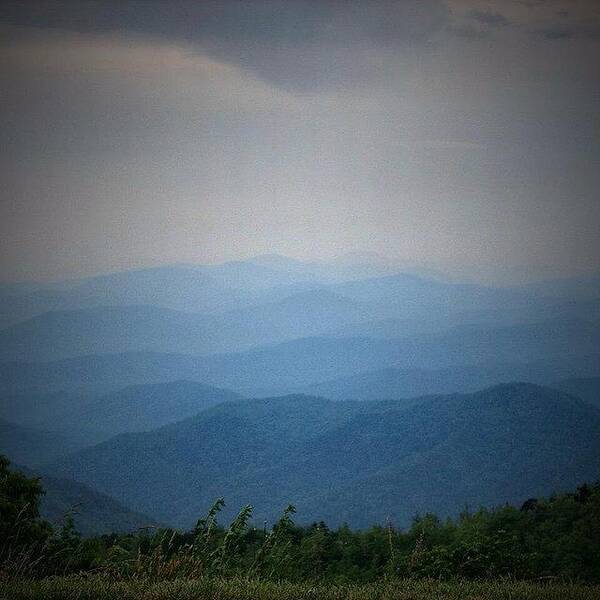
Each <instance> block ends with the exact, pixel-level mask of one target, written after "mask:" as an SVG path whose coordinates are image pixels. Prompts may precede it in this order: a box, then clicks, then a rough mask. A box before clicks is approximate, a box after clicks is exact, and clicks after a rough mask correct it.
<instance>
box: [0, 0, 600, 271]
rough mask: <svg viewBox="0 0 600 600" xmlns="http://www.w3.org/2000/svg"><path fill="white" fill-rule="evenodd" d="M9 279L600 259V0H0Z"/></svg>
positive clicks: (542, 264) (555, 267)
mask: <svg viewBox="0 0 600 600" xmlns="http://www.w3.org/2000/svg"><path fill="white" fill-rule="evenodd" d="M0 21H1V27H0V40H1V41H0V128H1V134H2V139H3V142H2V150H1V157H0V167H1V168H2V172H3V185H2V186H1V187H2V189H1V191H0V203H1V208H0V279H3V280H22V279H48V278H64V277H72V276H80V275H86V274H92V273H97V272H109V271H115V270H122V269H130V268H137V267H144V266H152V265H161V264H172V263H206V262H217V261H223V260H231V259H238V258H245V257H249V256H253V255H257V254H261V253H273V252H276V253H281V254H284V255H288V256H292V257H295V258H299V259H304V260H307V259H308V260H313V259H321V258H330V257H333V256H337V255H341V254H344V253H346V252H356V251H359V252H366V251H369V252H378V253H381V254H384V255H386V256H389V257H391V258H392V259H393V260H395V261H398V263H402V264H405V263H410V264H418V265H425V266H429V267H434V268H437V269H442V270H444V271H446V272H449V273H452V274H455V275H456V276H458V277H462V278H465V279H469V278H470V279H473V278H474V279H477V278H479V279H482V280H483V279H485V280H487V281H494V282H508V281H516V280H528V279H540V278H543V277H552V276H565V275H567V276H569V275H579V274H585V273H590V272H592V271H595V270H596V269H597V265H598V261H599V258H600V256H599V255H600V247H599V243H598V230H599V229H600V203H599V202H598V195H597V190H598V189H599V187H600V185H599V184H600V170H599V169H598V156H600V154H599V150H600V127H599V125H600V118H599V111H598V100H599V92H600V85H599V84H600V70H599V64H600V63H599V62H598V61H597V60H596V58H595V57H596V55H597V54H598V50H599V47H600V10H599V6H598V4H597V3H596V2H592V1H590V2H581V1H573V2H564V1H552V0H548V1H534V0H532V1H531V2H521V1H509V0H503V1H498V0H497V1H494V0H490V1H484V0H448V1H447V2H442V1H437V0H426V1H420V2H412V1H406V2H391V1H383V2H367V3H363V2H361V3H359V2H349V3H347V2H344V3H342V2H319V3H313V2H304V1H286V2H276V1H267V2H253V3H237V2H227V1H222V2H218V3H196V2H172V3H162V2H115V3H93V2H14V3H12V2H3V3H2V6H1V7H0Z"/></svg>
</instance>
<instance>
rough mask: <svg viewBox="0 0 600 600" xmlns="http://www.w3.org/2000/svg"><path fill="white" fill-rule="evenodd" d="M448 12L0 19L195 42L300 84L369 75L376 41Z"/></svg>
mask: <svg viewBox="0 0 600 600" xmlns="http://www.w3.org/2000/svg"><path fill="white" fill-rule="evenodd" d="M449 17H450V13H449V10H448V8H447V6H446V5H445V4H444V2H443V1H442V0H402V1H398V0H373V1H370V2H361V1H359V0H350V1H342V0H335V1H322V2H314V1H311V0H259V1H254V2H239V1H236V0H222V1H219V2H195V1H190V0H183V1H179V2H161V1H153V0H150V1H148V2H138V1H133V2H120V1H116V2H112V1H105V2H90V1H87V0H83V1H68V0H60V1H48V2H44V1H35V2H30V3H22V2H5V3H3V4H2V7H1V8H0V21H2V22H4V23H7V24H11V25H17V26H21V27H29V28H31V27H34V28H46V29H48V28H49V29H62V30H67V31H75V32H80V33H106V32H121V33H133V34H138V35H145V36H158V37H162V38H165V39H169V40H175V41H177V40H179V41H184V42H188V43H193V44H194V45H196V46H197V47H198V48H199V49H200V50H201V51H203V52H206V53H208V54H209V55H211V56H213V57H215V58H218V59H220V60H226V61H229V62H232V63H234V64H238V65H240V66H242V67H243V68H246V69H248V70H251V71H253V72H255V73H256V74H257V75H259V76H260V77H262V78H264V79H265V80H268V81H272V82H274V83H275V84H277V85H280V86H283V87H287V88H290V89H303V90H310V89H312V88H315V87H322V86H331V85H335V84H339V83H341V82H344V81H345V82H347V81H349V80H352V79H365V78H367V79H368V75H369V72H370V71H371V70H372V67H373V63H372V54H373V48H377V49H379V50H382V49H383V50H384V51H387V52H391V53H393V52H397V51H398V50H399V49H401V48H403V47H405V46H406V45H407V44H416V43H419V42H422V41H424V40H426V39H428V37H429V36H431V35H433V34H434V33H435V32H437V31H439V30H441V29H442V28H443V27H444V26H445V25H446V24H447V23H448V20H449ZM350 48H352V51H349V49H350Z"/></svg>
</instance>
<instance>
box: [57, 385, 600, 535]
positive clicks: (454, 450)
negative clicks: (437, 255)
mask: <svg viewBox="0 0 600 600" xmlns="http://www.w3.org/2000/svg"><path fill="white" fill-rule="evenodd" d="M45 468H46V469H47V471H48V472H49V473H52V474H53V475H59V476H62V477H68V478H71V479H75V480H77V481H80V482H82V483H84V484H86V485H89V486H91V487H93V488H95V489H97V490H99V491H101V492H104V493H109V494H112V495H113V496H114V497H115V498H116V499H117V500H118V501H120V502H122V503H124V504H126V505H128V506H130V507H133V508H134V509H135V510H137V511H140V512H144V513H146V514H150V515H152V516H154V517H155V518H157V519H159V520H161V521H168V522H172V523H174V524H176V525H179V526H188V527H189V526H191V525H192V524H193V523H194V522H195V519H197V518H198V517H199V515H201V514H203V512H205V511H206V509H207V508H208V506H209V505H210V504H211V502H212V501H213V500H214V499H215V498H217V497H219V496H224V497H225V498H226V500H227V501H228V506H229V507H230V508H229V511H228V512H226V513H225V516H231V515H232V514H233V512H234V511H235V509H236V508H239V507H240V506H241V505H242V504H245V503H247V502H252V503H253V504H254V505H255V507H256V512H255V515H256V519H257V520H258V521H259V522H260V521H261V520H262V519H266V520H268V521H271V520H273V519H275V518H276V516H277V514H278V512H279V511H280V510H281V509H282V508H283V507H285V505H287V503H290V502H292V503H294V504H295V505H296V506H297V508H298V518H299V519H300V520H301V521H303V522H306V521H310V520H313V519H320V518H325V519H326V520H327V521H328V522H329V523H332V524H340V523H341V522H346V521H347V522H348V523H350V524H351V525H353V526H355V527H364V526H368V525H370V524H372V523H374V522H384V521H385V520H386V519H388V518H391V519H392V520H393V521H394V522H395V523H397V524H398V525H399V526H404V525H406V524H407V523H408V522H409V521H410V519H411V518H412V517H413V516H414V515H415V514H416V513H417V512H420V513H424V512H427V511H435V512H436V513H438V514H440V515H442V516H443V515H450V514H456V513H457V512H458V511H460V510H461V509H462V508H464V506H465V505H467V504H468V505H471V506H479V505H488V506H489V505H497V504H502V503H504V502H512V503H515V502H517V503H518V502H522V501H524V500H526V499H527V498H528V497H530V496H535V495H541V494H549V493H552V492H553V491H556V490H560V489H565V488H569V487H573V486H574V485H576V484H577V483H578V482H581V481H585V480H594V479H596V478H597V477H598V474H600V411H599V410H598V409H597V408H595V407H593V406H591V405H589V404H588V403H586V402H583V401H581V400H579V399H577V398H574V397H572V396H569V395H567V394H564V393H562V392H559V391H556V390H553V389H550V388H545V387H540V386H535V385H532V384H518V383H513V384H505V385H500V386H495V387H492V388H488V389H486V390H483V391H480V392H477V393H474V394H454V395H449V396H427V397H422V398H418V399H412V400H406V401H403V400H394V401H384V402H370V403H364V402H333V401H330V400H325V399H322V398H316V397H307V396H285V397H280V398H270V399H263V400H242V401H233V402H226V403H223V404H219V405H217V406H215V407H213V408H210V409H207V410H205V411H203V412H201V413H200V414H198V415H197V416H195V417H192V418H190V419H186V420H183V421H180V422H178V423H174V424H171V425H167V426H165V427H161V428H159V429H155V430H153V431H149V432H144V433H129V434H122V435H118V436H116V437H114V438H112V439H110V440H108V441H106V442H103V443H101V444H98V445H96V446H93V447H91V448H86V449H83V450H80V451H79V452H77V453H75V454H72V455H70V456H68V457H66V458H63V459H61V460H58V461H56V462H54V463H52V464H50V465H46V467H45Z"/></svg>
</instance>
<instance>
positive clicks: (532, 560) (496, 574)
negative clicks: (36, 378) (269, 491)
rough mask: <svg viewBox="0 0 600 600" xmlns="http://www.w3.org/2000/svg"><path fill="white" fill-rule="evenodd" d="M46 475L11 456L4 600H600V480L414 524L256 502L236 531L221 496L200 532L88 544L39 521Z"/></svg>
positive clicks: (3, 505) (1, 468)
mask: <svg viewBox="0 0 600 600" xmlns="http://www.w3.org/2000/svg"><path fill="white" fill-rule="evenodd" d="M42 493H43V491H42V489H41V487H40V483H39V481H38V480H36V479H32V478H28V477H26V476H24V475H22V474H21V473H19V472H16V471H13V470H11V469H10V468H9V463H8V460H6V459H5V458H3V457H0V515H1V518H0V598H23V599H29V598H31V599H34V598H82V599H83V598H107V599H109V598H153V599H155V600H159V599H161V598H199V599H203V598H219V599H227V598H231V599H232V600H233V599H237V598H264V599H265V600H267V599H270V598H336V599H342V598H356V599H357V600H358V599H360V598H381V599H382V600H384V599H387V598H390V599H391V598H398V599H404V598H406V599H407V600H408V599H409V598H410V599H411V600H420V599H421V598H423V599H424V598H448V599H453V598H457V599H458V598H460V599H462V598H472V599H475V598H477V599H486V598H511V599H519V598H522V599H524V600H528V599H530V598H531V599H536V598H557V599H559V598H560V599H563V598H565V599H569V598H599V597H600V586H598V584H600V485H598V484H596V485H594V486H588V485H583V486H581V487H580V488H578V490H577V491H576V492H575V493H572V494H562V495H559V496H555V497H552V498H550V499H547V500H542V499H539V500H538V499H530V500H528V501H527V502H525V503H524V504H523V505H522V506H521V507H520V508H514V507H511V506H504V507H500V508H497V509H494V510H485V509H480V510H478V511H476V512H467V511H465V512H464V513H463V514H461V515H460V516H459V518H457V519H455V520H450V519H448V520H445V521H441V520H439V519H438V518H437V517H435V516H434V515H425V516H423V517H418V518H416V519H415V520H414V522H413V524H412V526H411V527H410V529H409V530H407V531H397V530H395V529H394V528H393V527H392V526H375V527H372V528H370V529H368V530H364V531H352V530H350V529H349V528H348V527H347V526H342V527H340V528H338V529H335V530H332V529H329V528H328V527H327V525H326V524H325V523H322V522H321V523H313V524H312V525H310V526H308V527H300V526H297V525H296V524H295V523H294V521H293V517H294V512H295V510H294V507H293V506H288V507H287V508H286V509H285V511H284V512H283V515H282V516H281V518H280V519H279V521H278V522H277V523H275V524H274V526H273V527H272V528H270V529H267V528H266V527H264V528H260V529H257V528H255V527H253V526H251V517H252V507H250V506H246V507H244V508H243V509H242V510H241V511H240V513H239V514H238V516H237V517H236V518H235V519H234V521H233V522H232V523H231V524H230V525H229V526H228V527H227V528H224V527H221V526H220V525H219V524H218V522H217V519H218V516H219V512H220V511H221V509H222V508H223V506H224V502H223V500H222V499H219V500H217V502H215V504H214V505H213V507H212V508H211V509H210V511H209V512H208V514H207V515H206V516H205V517H204V518H202V519H200V520H199V521H198V523H197V525H196V527H195V528H194V529H193V530H192V531H189V532H181V531H177V530H173V529H144V530H140V531H138V532H137V533H131V534H127V535H117V534H114V535H104V536H97V537H90V538H82V537H81V536H80V535H79V533H78V532H77V531H75V528H74V527H73V521H72V519H71V518H67V519H66V522H65V525H64V526H63V527H62V528H60V529H54V528H53V527H52V526H50V524H48V523H47V522H45V521H43V520H42V519H41V518H40V517H39V513H38V506H39V499H40V496H41V494H42Z"/></svg>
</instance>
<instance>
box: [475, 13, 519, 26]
mask: <svg viewBox="0 0 600 600" xmlns="http://www.w3.org/2000/svg"><path fill="white" fill-rule="evenodd" d="M468 16H469V18H470V19H472V20H474V21H477V23H480V24H482V25H485V26H487V27H506V26H507V25H510V24H511V22H510V21H509V20H508V19H507V18H506V17H505V16H504V15H503V14H501V13H498V12H488V11H483V10H472V11H470V12H469V13H468Z"/></svg>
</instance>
